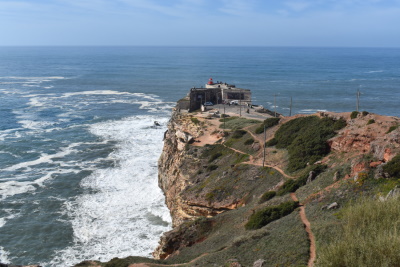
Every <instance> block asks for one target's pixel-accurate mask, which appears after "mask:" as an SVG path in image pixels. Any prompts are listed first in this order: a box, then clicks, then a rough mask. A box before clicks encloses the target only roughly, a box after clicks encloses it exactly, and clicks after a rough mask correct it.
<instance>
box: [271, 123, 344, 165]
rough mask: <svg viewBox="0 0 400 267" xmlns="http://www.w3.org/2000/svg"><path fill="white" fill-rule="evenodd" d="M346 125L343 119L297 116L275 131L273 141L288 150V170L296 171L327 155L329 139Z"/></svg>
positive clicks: (277, 145)
mask: <svg viewBox="0 0 400 267" xmlns="http://www.w3.org/2000/svg"><path fill="white" fill-rule="evenodd" d="M345 126H346V122H345V121H344V120H342V119H339V120H334V119H332V118H323V119H320V118H318V117H316V116H309V117H302V118H297V119H294V120H291V121H289V122H287V123H285V124H284V125H282V126H281V127H280V128H279V130H278V131H277V132H276V133H275V138H274V139H275V140H274V141H273V142H274V143H276V147H277V148H286V149H287V150H288V153H289V164H288V171H290V172H294V171H297V170H299V169H303V168H304V167H306V165H307V164H313V163H315V162H316V161H317V160H319V159H321V158H322V157H323V156H325V155H327V154H328V153H329V152H330V148H329V145H328V143H327V141H328V139H329V138H331V137H333V136H335V134H336V131H337V130H340V129H342V128H343V127H345ZM270 142H272V141H270Z"/></svg>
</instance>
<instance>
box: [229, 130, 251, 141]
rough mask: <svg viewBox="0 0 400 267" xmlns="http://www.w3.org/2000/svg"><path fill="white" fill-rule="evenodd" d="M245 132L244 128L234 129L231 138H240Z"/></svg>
mask: <svg viewBox="0 0 400 267" xmlns="http://www.w3.org/2000/svg"><path fill="white" fill-rule="evenodd" d="M246 133H247V132H246V131H245V130H235V131H234V132H233V134H232V138H234V139H239V138H242V137H243V136H244V135H245V134H246Z"/></svg>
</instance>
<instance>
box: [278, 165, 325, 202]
mask: <svg viewBox="0 0 400 267" xmlns="http://www.w3.org/2000/svg"><path fill="white" fill-rule="evenodd" d="M326 168H327V166H326V165H314V166H312V167H311V168H310V169H309V170H310V171H313V172H314V176H315V177H316V176H318V175H319V174H320V173H322V172H323V171H324V170H325V169H326ZM308 176H309V172H306V173H305V174H304V175H302V176H300V177H299V178H297V179H289V180H287V181H286V182H285V183H284V184H283V185H282V186H281V188H279V190H278V192H277V195H278V196H283V195H285V194H287V193H293V192H296V190H297V189H299V188H300V187H302V186H304V185H306V183H307V179H308Z"/></svg>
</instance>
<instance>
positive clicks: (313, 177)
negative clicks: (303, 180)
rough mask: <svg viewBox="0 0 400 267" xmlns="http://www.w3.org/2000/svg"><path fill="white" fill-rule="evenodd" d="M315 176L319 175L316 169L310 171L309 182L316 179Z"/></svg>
mask: <svg viewBox="0 0 400 267" xmlns="http://www.w3.org/2000/svg"><path fill="white" fill-rule="evenodd" d="M315 177H317V174H316V173H315V172H314V171H310V173H309V174H308V178H307V184H309V183H311V182H312V181H314V180H315Z"/></svg>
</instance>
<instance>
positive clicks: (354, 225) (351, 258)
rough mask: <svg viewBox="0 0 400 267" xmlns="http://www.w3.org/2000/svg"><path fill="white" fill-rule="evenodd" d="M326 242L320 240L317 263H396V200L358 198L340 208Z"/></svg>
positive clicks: (399, 235) (399, 246)
mask: <svg viewBox="0 0 400 267" xmlns="http://www.w3.org/2000/svg"><path fill="white" fill-rule="evenodd" d="M340 215H341V216H340V218H341V224H340V226H339V227H338V229H337V230H336V231H335V232H334V233H333V234H332V237H331V239H330V242H329V243H328V244H325V242H321V243H320V244H321V248H320V250H319V253H318V259H317V265H318V266H331V267H342V266H365V267H376V266H399V263H400V224H399V218H400V202H399V200H398V199H396V198H392V199H388V200H386V201H379V200H375V199H362V200H359V201H357V202H356V203H351V204H350V205H348V206H347V207H346V208H344V209H343V210H342V211H341V212H340Z"/></svg>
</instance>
